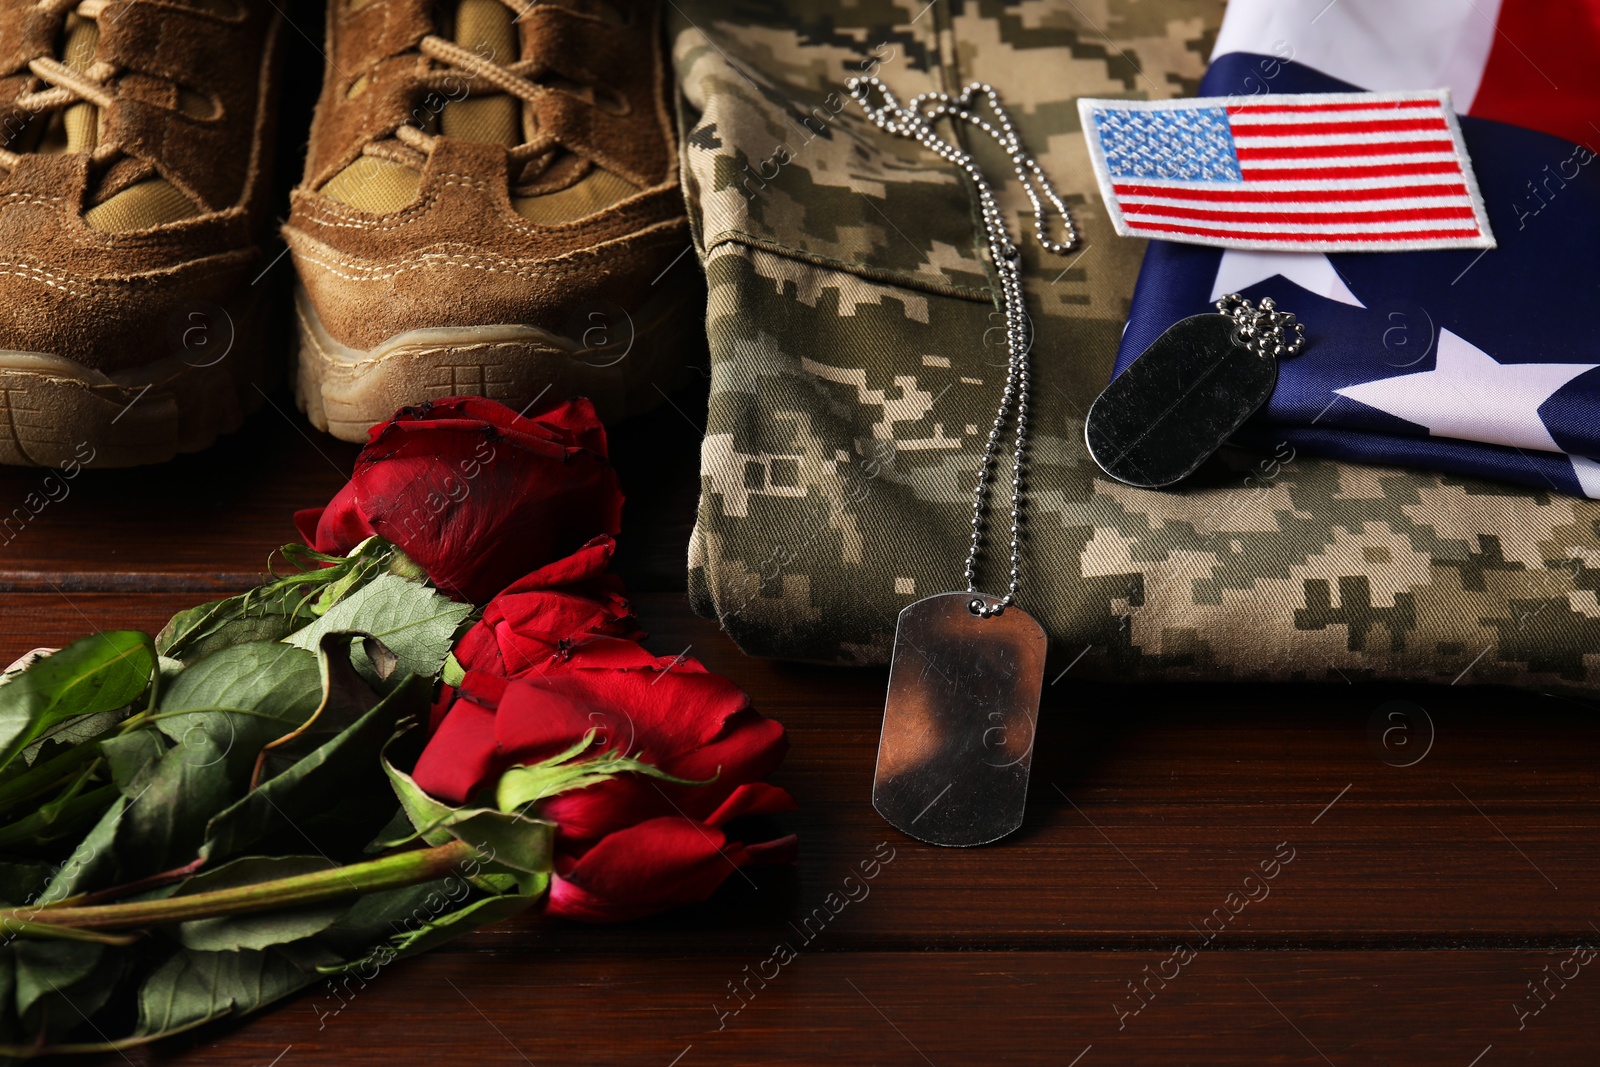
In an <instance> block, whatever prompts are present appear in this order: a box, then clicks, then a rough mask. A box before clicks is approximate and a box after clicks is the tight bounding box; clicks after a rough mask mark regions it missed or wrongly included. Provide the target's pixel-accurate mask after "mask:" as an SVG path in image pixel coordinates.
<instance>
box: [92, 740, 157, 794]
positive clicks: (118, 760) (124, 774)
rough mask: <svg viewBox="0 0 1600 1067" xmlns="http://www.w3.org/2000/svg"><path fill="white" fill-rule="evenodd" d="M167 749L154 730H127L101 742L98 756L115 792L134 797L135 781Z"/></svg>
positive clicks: (135, 790)
mask: <svg viewBox="0 0 1600 1067" xmlns="http://www.w3.org/2000/svg"><path fill="white" fill-rule="evenodd" d="M169 747H170V746H169V745H168V744H167V743H166V742H165V741H163V740H162V739H161V735H160V734H159V733H157V732H156V731H154V730H130V731H129V732H127V733H125V734H122V735H121V736H119V737H108V738H106V739H105V740H104V741H102V742H100V754H101V755H102V756H104V757H105V760H106V768H107V769H108V770H110V771H111V781H112V782H114V783H115V784H116V787H117V789H118V790H119V791H120V792H121V793H122V794H123V795H124V796H133V795H134V794H135V793H136V792H138V790H137V789H135V788H134V785H133V782H134V779H136V778H138V777H139V775H140V774H142V773H143V772H144V769H145V768H146V767H148V766H149V765H150V764H151V762H153V761H154V760H158V759H160V758H161V757H162V756H164V755H166V753H167V749H168V748H169Z"/></svg>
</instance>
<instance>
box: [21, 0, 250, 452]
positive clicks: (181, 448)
mask: <svg viewBox="0 0 1600 1067" xmlns="http://www.w3.org/2000/svg"><path fill="white" fill-rule="evenodd" d="M281 21H282V20H281V18H280V17H279V15H278V14H277V12H276V11H275V10H274V8H273V6H272V5H271V4H270V3H267V2H264V0H262V2H246V0H43V2H39V0H0V250H3V251H0V418H3V419H4V425H3V428H0V463H14V464H39V465H52V466H53V465H57V464H61V465H67V464H72V463H78V464H92V465H94V466H101V467H104V466H127V465H131V464H135V463H153V462H158V461H160V460H165V459H168V458H170V457H171V456H173V455H174V454H175V453H178V452H190V451H194V450H196V449H199V448H203V447H204V446H206V445H207V444H209V443H210V442H211V440H212V439H213V438H214V437H216V435H217V434H219V433H222V432H225V431H227V430H231V429H233V428H234V427H236V426H237V425H238V423H239V420H240V419H241V418H242V416H243V414H244V412H245V411H246V410H248V409H249V408H251V407H253V406H254V405H256V404H259V403H260V401H261V397H262V393H261V392H260V384H261V383H262V382H263V381H264V380H265V372H266V365H265V360H264V347H265V346H264V345H262V344H261V343H260V342H261V338H262V333H263V330H262V323H261V321H260V317H261V312H262V310H264V308H265V305H266V303H267V300H266V296H267V294H266V293H265V291H264V290H265V288H266V287H265V286H252V285H251V284H250V283H251V280H252V279H254V278H255V277H257V275H258V273H259V272H260V271H261V270H262V268H263V267H264V266H265V265H266V264H265V263H264V262H263V261H262V256H261V251H260V249H259V247H258V245H259V242H260V240H261V239H262V237H263V236H264V235H265V233H266V232H268V221H269V217H270V215H269V208H270V203H269V197H270V195H271V189H270V184H271V181H270V162H271V160H270V149H271V144H272V134H273V132H274V131H273V122H274V115H273V106H272V105H273V91H272V90H273V77H274V70H273V68H274V53H275V51H276V47H277V40H278V36H279V27H280V24H281Z"/></svg>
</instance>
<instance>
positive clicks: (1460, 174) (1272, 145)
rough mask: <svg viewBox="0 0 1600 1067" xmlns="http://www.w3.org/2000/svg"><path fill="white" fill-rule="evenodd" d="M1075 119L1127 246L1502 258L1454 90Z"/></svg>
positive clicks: (1115, 106) (1093, 112) (1194, 103)
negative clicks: (1432, 251) (1461, 253)
mask: <svg viewBox="0 0 1600 1067" xmlns="http://www.w3.org/2000/svg"><path fill="white" fill-rule="evenodd" d="M1078 109H1079V113H1080V115H1081V116H1082V119H1083V128H1084V131H1085V133H1086V134H1087V137H1088V142H1089V152H1090V156H1091V157H1092V159H1093V160H1094V164H1095V174H1096V176H1097V177H1098V178H1099V181H1100V190H1101V193H1102V194H1103V195H1104V197H1105V201H1106V204H1107V207H1108V208H1109V209H1110V212H1111V220H1112V223H1113V225H1115V227H1116V229H1117V232H1118V233H1120V234H1123V235H1133V236H1140V237H1164V238H1167V239H1168V240H1174V241H1187V242H1193V243H1197V244H1207V245H1216V246H1219V247H1224V248H1254V249H1273V250H1276V251H1313V250H1314V251H1330V250H1338V249H1342V250H1347V251H1355V250H1361V251H1398V250H1404V249H1418V248H1492V247H1494V238H1493V237H1492V236H1491V234H1490V232H1489V221H1488V218H1487V216H1486V215H1485V213H1484V209H1483V201H1482V199H1481V198H1480V197H1479V195H1478V189H1477V183H1476V182H1475V181H1474V180H1473V176H1472V167H1471V164H1470V163H1469V162H1468V160H1467V155H1466V151H1465V149H1464V148H1463V147H1462V143H1461V131H1460V130H1459V129H1458V128H1457V126H1456V121H1455V113H1454V112H1453V111H1452V110H1451V108H1450V94H1449V93H1448V92H1447V91H1439V92H1426V93H1306V94H1297V95H1292V96H1278V95H1272V96H1267V97H1257V98H1251V97H1234V98H1226V97H1221V98H1213V99H1200V100H1163V101H1153V102H1143V101H1127V100H1080V101H1079V102H1078Z"/></svg>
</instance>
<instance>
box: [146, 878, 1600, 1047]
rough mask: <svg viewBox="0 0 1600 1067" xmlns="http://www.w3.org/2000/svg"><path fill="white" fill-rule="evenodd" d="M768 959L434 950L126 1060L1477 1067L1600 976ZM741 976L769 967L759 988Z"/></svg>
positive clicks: (1393, 963)
mask: <svg viewBox="0 0 1600 1067" xmlns="http://www.w3.org/2000/svg"><path fill="white" fill-rule="evenodd" d="M873 899H874V898H868V901H867V902H866V904H864V905H863V906H864V907H865V906H870V905H871V903H872V901H873ZM771 950H772V946H764V947H761V948H752V949H751V950H750V951H748V952H744V953H735V954H693V953H689V952H686V951H679V952H678V953H673V954H652V955H643V954H633V955H622V954H594V953H568V952H563V953H539V952H536V951H535V952H527V953H517V954H514V955H506V954H500V953H472V952H448V951H446V952H440V953H436V954H433V955H431V956H426V957H422V958H419V959H415V960H408V961H405V962H402V963H398V964H395V965H394V966H393V967H392V968H390V969H389V970H387V971H383V972H380V973H379V974H378V975H377V977H376V978H374V979H373V980H372V982H371V984H370V985H369V986H368V987H367V988H365V989H361V988H359V987H355V986H352V987H351V988H350V989H349V990H343V989H341V990H338V991H337V992H338V995H335V992H334V991H330V990H328V989H326V988H323V989H319V990H314V991H311V992H308V993H307V994H306V995H304V996H302V997H301V998H299V999H297V1000H296V1001H294V1002H293V1003H291V1004H289V1005H287V1006H285V1007H283V1008H281V1009H280V1010H278V1011H275V1012H271V1013H269V1014H267V1015H265V1016H263V1017H260V1018H257V1019H254V1020H251V1021H249V1022H246V1023H245V1024H244V1025H243V1026H241V1027H239V1028H237V1029H235V1030H231V1031H228V1032H226V1033H225V1034H222V1035H215V1034H206V1035H203V1036H200V1037H198V1038H187V1039H186V1038H178V1039H176V1040H175V1041H174V1042H173V1044H171V1045H169V1046H166V1047H164V1048H162V1049H161V1050H159V1051H156V1052H154V1053H151V1052H133V1053H130V1057H131V1059H132V1061H133V1062H134V1063H138V1064H141V1065H142V1064H161V1063H172V1064H207V1065H215V1067H227V1065H239V1067H246V1065H249V1067H265V1065H266V1064H269V1063H273V1062H274V1061H275V1058H276V1057H278V1056H280V1055H282V1057H283V1058H282V1060H278V1061H276V1062H278V1063H280V1064H281V1065H282V1067H317V1065H329V1067H333V1065H349V1064H376V1063H380V1062H384V1061H388V1062H400V1063H407V1064H414V1063H430V1062H434V1063H459V1064H466V1063H471V1064H479V1065H483V1067H498V1065H505V1067H526V1065H527V1064H530V1063H531V1064H539V1065H541V1067H542V1065H544V1064H561V1065H563V1067H587V1065H596V1067H602V1065H603V1067H611V1065H615V1064H620V1063H628V1064H644V1065H649V1067H702V1065H706V1064H760V1065H762V1067H815V1065H817V1064H822V1063H851V1064H879V1065H885V1067H887V1065H899V1064H904V1065H908V1067H925V1065H929V1064H932V1065H937V1067H948V1065H954V1064H995V1063H1006V1064H1041V1065H1043V1064H1048V1065H1051V1067H1097V1065H1108V1064H1117V1065H1151V1067H1172V1065H1173V1064H1183V1063H1228V1064H1244V1063H1249V1064H1262V1063H1267V1064H1319V1065H1320V1064H1324V1063H1331V1064H1336V1065H1337V1067H1380V1065H1384V1067H1387V1065H1391V1064H1399V1063H1416V1064H1451V1065H1458V1067H1468V1065H1470V1064H1477V1065H1478V1067H1492V1065H1503V1064H1509V1063H1532V1064H1550V1063H1562V1064H1577V1063H1586V1062H1592V1049H1593V1036H1592V1028H1591V1027H1590V1026H1588V1025H1585V1024H1586V1023H1587V1022H1588V1021H1589V1020H1590V1019H1592V1018H1593V1015H1594V1012H1595V1011H1596V1009H1597V1006H1600V977H1597V976H1596V975H1594V974H1592V973H1590V972H1591V971H1593V970H1594V969H1595V968H1596V967H1597V966H1600V963H1595V962H1591V963H1590V964H1589V965H1588V966H1587V967H1583V968H1578V967H1577V965H1576V964H1571V965H1569V966H1568V967H1567V970H1568V971H1569V972H1573V971H1576V973H1577V977H1575V978H1573V979H1571V980H1570V982H1569V983H1568V984H1567V985H1566V987H1565V988H1560V987H1559V986H1558V985H1557V984H1556V982H1555V981H1552V982H1551V983H1550V989H1551V990H1552V991H1553V996H1551V997H1550V999H1548V1000H1547V1001H1545V1002H1544V1003H1546V1004H1547V1006H1546V1007H1544V1008H1543V1010H1542V1011H1541V1012H1540V1013H1539V1014H1538V1015H1531V1016H1530V1017H1528V1018H1526V1019H1525V1020H1523V1021H1524V1023H1525V1025H1524V1026H1523V1027H1522V1028H1521V1029H1520V1030H1519V1029H1518V1022H1519V1018H1520V1017H1519V1016H1518V1015H1517V1014H1516V1012H1515V1011H1514V1010H1513V1006H1514V1005H1517V1006H1521V1007H1522V1008H1523V1010H1524V1011H1531V1008H1530V1007H1529V1006H1530V1005H1532V1006H1537V1004H1538V1003H1540V1002H1539V1001H1535V1000H1534V999H1533V998H1532V994H1530V993H1529V991H1528V988H1527V985H1526V983H1527V982H1529V981H1535V982H1537V981H1540V980H1541V979H1542V977H1543V976H1544V975H1546V974H1548V973H1550V972H1547V971H1545V968H1546V967H1549V968H1550V969H1551V971H1554V970H1556V969H1558V968H1560V966H1561V964H1562V963H1563V962H1564V961H1565V960H1567V959H1568V958H1569V956H1570V946H1569V947H1568V949H1567V950H1561V951H1554V952H1525V951H1501V952H1483V951H1476V952H1474V951H1464V952H1427V951H1405V952H1214V953H1207V952H1201V953H1199V954H1198V955H1196V957H1195V958H1194V959H1193V960H1192V961H1191V962H1190V963H1188V965H1187V966H1185V967H1183V968H1181V969H1179V970H1177V971H1176V972H1174V970H1173V968H1172V967H1167V968H1165V970H1166V973H1168V974H1174V973H1176V977H1175V978H1173V979H1172V980H1170V981H1168V982H1166V983H1165V987H1164V988H1163V986H1162V984H1161V982H1160V981H1159V980H1156V979H1152V980H1150V981H1149V984H1148V990H1149V992H1148V993H1145V994H1143V996H1144V1005H1145V1006H1144V1007H1143V1009H1142V1010H1140V1011H1139V1012H1138V1014H1131V1012H1130V1008H1129V1006H1130V1005H1137V1004H1138V1003H1139V1001H1138V1000H1136V999H1135V997H1134V994H1133V993H1132V992H1130V988H1129V983H1140V982H1142V981H1144V980H1145V975H1146V973H1147V972H1146V968H1149V969H1150V970H1151V971H1152V972H1153V971H1157V970H1159V969H1161V968H1162V964H1163V962H1164V961H1165V960H1166V959H1167V958H1168V956H1169V954H1168V952H1166V951H1160V952H939V953H919V954H908V953H898V952H891V953H879V952H861V953H835V952H826V951H811V950H808V949H806V948H804V947H797V953H796V955H795V957H794V958H793V959H792V960H790V961H789V962H788V963H786V964H784V965H783V966H782V967H781V968H779V967H776V965H765V966H764V964H765V963H766V960H767V959H768V958H769V954H770V952H771ZM746 968H749V970H747V969H746ZM758 970H760V971H761V972H762V973H765V974H766V975H769V976H772V977H771V978H770V980H767V981H765V982H764V983H763V980H762V979H761V977H760V976H759V974H757V973H756V972H757V971H758ZM751 975H756V977H754V978H750V977H749V976H751ZM746 982H748V985H746V984H745V983H746ZM1591 983H1592V984H1593V985H1592V987H1591ZM730 984H732V985H734V986H736V987H738V988H739V989H740V991H741V993H740V995H738V996H736V995H735V994H734V993H733V992H730ZM746 990H747V992H746ZM741 1004H742V1005H743V1007H740V1005H741ZM735 1009H738V1010H737V1014H733V1013H732V1012H733V1011H734V1010H735ZM1119 1009H1120V1010H1121V1011H1122V1012H1130V1013H1129V1014H1127V1015H1125V1016H1119V1014H1118V1011H1119ZM1119 1027H1120V1028H1119ZM184 1046H187V1047H184ZM1486 1050H1487V1054H1485V1053H1486ZM1480 1056H1482V1059H1481V1060H1480V1059H1477V1057H1480Z"/></svg>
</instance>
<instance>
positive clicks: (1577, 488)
mask: <svg viewBox="0 0 1600 1067" xmlns="http://www.w3.org/2000/svg"><path fill="white" fill-rule="evenodd" d="M1596 57H1600V0H1570V2H1567V3H1561V4H1550V3H1541V2H1538V0H1501V2H1499V3H1498V4H1486V3H1483V2H1482V0H1407V2H1405V3H1395V2H1394V0H1339V2H1338V3H1335V4H1329V3H1328V0H1229V4H1228V13H1227V16H1226V17H1225V18H1224V19H1223V23H1222V32H1221V34H1220V35H1219V37H1218V38H1217V44H1216V50H1215V52H1214V53H1213V55H1212V59H1211V67H1210V69H1209V70H1208V71H1207V72H1206V76H1205V78H1204V79H1203V80H1202V81H1201V83H1200V86H1199V93H1200V95H1201V96H1209V97H1222V98H1224V99H1225V100H1226V101H1227V103H1228V104H1230V105H1234V106H1255V105H1266V106H1277V105H1281V104H1282V103H1283V102H1284V101H1288V100H1294V101H1302V100H1306V99H1308V97H1309V96H1311V95H1321V96H1322V98H1323V99H1325V100H1335V99H1340V98H1346V99H1348V98H1351V96H1352V94H1357V93H1359V91H1360V90H1371V91H1372V92H1370V93H1361V94H1360V95H1359V97H1357V98H1364V99H1373V98H1375V97H1379V96H1381V97H1392V96H1403V95H1407V94H1409V95H1411V96H1413V97H1415V96H1416V95H1417V91H1418V90H1422V89H1431V88H1433V87H1435V86H1442V87H1446V88H1448V89H1449V90H1450V101H1451V105H1452V108H1451V110H1453V111H1454V112H1455V113H1456V115H1457V116H1458V117H1456V118H1455V119H1453V120H1452V121H1453V124H1454V125H1455V126H1457V127H1459V129H1460V131H1461V142H1460V143H1463V144H1465V146H1466V154H1467V156H1468V157H1469V158H1470V159H1471V161H1472V173H1473V176H1474V178H1475V184H1476V186H1477V188H1478V189H1479V190H1480V191H1481V194H1482V199H1483V203H1484V205H1485V207H1486V208H1487V211H1488V218H1489V221H1490V223H1491V224H1492V226H1493V232H1494V237H1495V239H1496V242H1497V243H1496V246H1495V247H1494V248H1480V249H1473V248H1470V247H1468V248H1445V249H1435V250H1417V251H1405V252H1369V251H1364V250H1363V251H1356V250H1353V249H1328V250H1316V249H1312V248H1306V249H1303V250H1297V249H1293V246H1288V247H1277V246H1274V247H1271V248H1260V249H1249V248H1240V247H1231V248H1215V247H1204V246H1202V245H1198V244H1193V243H1187V242H1188V241H1189V240H1191V239H1190V238H1184V240H1185V242H1186V243H1183V244H1179V243H1177V241H1176V240H1175V239H1176V238H1177V237H1178V236H1179V235H1177V234H1169V235H1167V237H1168V239H1166V240H1154V241H1151V242H1150V245H1149V250H1148V252H1147V253H1146V254H1145V261H1144V268H1143V270H1142V271H1141V272H1140V275H1139V284H1138V286H1137V287H1136V289H1135V291H1134V295H1133V305H1132V308H1131V310H1130V312H1129V315H1128V327H1127V330H1126V332H1125V333H1124V334H1123V338H1122V345H1121V348H1120V350H1119V351H1118V353H1117V363H1116V369H1117V370H1118V371H1120V370H1121V369H1122V368H1124V367H1126V366H1127V365H1128V364H1129V363H1130V362H1132V361H1133V360H1134V359H1135V358H1136V357H1137V356H1138V355H1139V353H1141V352H1143V351H1144V350H1145V348H1147V347H1148V346H1149V345H1150V343H1151V342H1152V341H1154V340H1155V339H1156V337H1158V336H1160V334H1161V333H1162V332H1163V331H1164V330H1166V329H1167V328H1168V327H1169V326H1171V325H1172V324H1173V323H1174V322H1177V321H1178V320H1179V319H1182V318H1185V317H1187V316H1189V315H1196V314H1200V313H1202V312H1206V311H1210V310H1211V302H1212V301H1213V300H1216V299H1217V298H1218V296H1220V295H1221V294H1224V293H1233V292H1237V293H1242V294H1243V295H1244V296H1246V297H1248V298H1249V299H1251V300H1256V301H1259V300H1261V299H1262V298H1264V297H1269V296H1270V297H1272V298H1273V299H1274V300H1276V301H1277V303H1278V306H1279V307H1280V308H1281V309H1283V310H1285V311H1291V312H1293V313H1294V314H1295V315H1296V316H1297V317H1298V318H1299V320H1300V321H1301V322H1303V323H1304V324H1305V327H1306V346H1305V349H1304V351H1302V352H1301V353H1300V354H1299V355H1298V356H1295V357H1294V358H1293V359H1286V360H1283V361H1281V362H1280V364H1279V373H1278V385H1277V389H1276V390H1275V391H1274V392H1273V394H1272V399H1271V400H1270V401H1269V402H1268V404H1267V406H1266V408H1265V409H1264V410H1263V411H1262V412H1261V413H1260V414H1259V415H1258V416H1257V417H1256V418H1253V419H1251V420H1250V421H1248V422H1247V423H1245V425H1244V426H1243V427H1242V428H1241V429H1240V431H1239V432H1238V433H1237V434H1236V435H1235V439H1236V440H1238V441H1240V442H1241V443H1249V444H1252V445H1255V446H1258V447H1261V448H1264V449H1265V450H1267V451H1268V452H1279V453H1283V452H1286V451H1287V450H1289V449H1292V450H1294V451H1296V452H1300V453H1302V454H1303V453H1321V454H1323V455H1333V456H1337V457H1339V458H1342V459H1351V460H1365V461H1368V462H1372V463H1383V464H1402V465H1408V466H1419V467H1432V468H1435V469H1438V470H1444V471H1448V472H1451V473H1453V474H1457V475H1467V476H1475V477H1480V478H1496V479H1502V480H1506V481H1515V482H1522V483H1524V484H1526V485H1531V486H1535V487H1537V488H1538V489H1541V490H1544V491H1547V492H1549V491H1554V492H1560V493H1571V494H1574V495H1584V496H1590V497H1596V498H1600V314H1597V311H1596V308H1597V306H1600V305H1597V300H1600V252H1597V249H1600V163H1597V162H1596V160H1597V158H1600V157H1597V154H1596V151H1597V150H1600V61H1597V58H1596ZM1101 104H1105V105H1106V106H1118V107H1123V106H1127V102H1123V101H1115V102H1109V103H1108V102H1105V101H1102V102H1101ZM1191 106H1193V105H1192V102H1191ZM1084 125H1085V128H1086V129H1087V128H1088V127H1089V125H1090V123H1089V122H1088V121H1086V122H1085V124H1084ZM1230 135H1231V134H1230ZM1241 163H1242V164H1243V161H1241ZM1362 165H1374V164H1373V161H1371V160H1368V161H1367V162H1366V163H1364V164H1362ZM1123 180H1124V181H1129V179H1123ZM1146 184H1148V182H1147V183H1146ZM1161 184H1172V182H1171V181H1170V180H1163V181H1162V182H1161ZM1136 217H1137V216H1136ZM1190 221H1196V220H1190ZM1208 240H1209V239H1208ZM1091 254H1092V253H1091ZM1492 491H1493V490H1491V489H1489V488H1488V487H1482V486H1479V487H1474V488H1473V489H1472V490H1471V493H1470V494H1469V497H1468V499H1471V498H1472V496H1473V494H1479V493H1487V492H1492Z"/></svg>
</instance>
